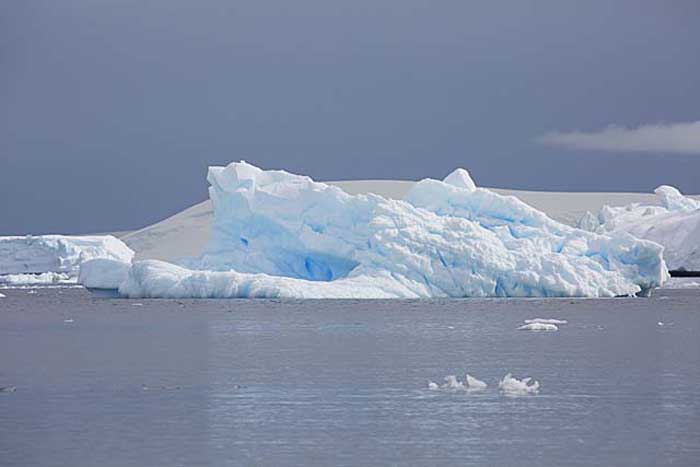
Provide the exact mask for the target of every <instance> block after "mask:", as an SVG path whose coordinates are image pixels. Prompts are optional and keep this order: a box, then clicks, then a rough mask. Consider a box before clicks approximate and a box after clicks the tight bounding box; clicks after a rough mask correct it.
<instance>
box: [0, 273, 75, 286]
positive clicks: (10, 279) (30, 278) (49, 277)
mask: <svg viewBox="0 0 700 467" xmlns="http://www.w3.org/2000/svg"><path fill="white" fill-rule="evenodd" d="M71 284H75V276H72V275H70V274H68V273H63V272H45V273H42V274H5V275H0V287H25V286H37V285H71Z"/></svg>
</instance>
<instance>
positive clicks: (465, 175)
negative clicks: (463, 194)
mask: <svg viewBox="0 0 700 467" xmlns="http://www.w3.org/2000/svg"><path fill="white" fill-rule="evenodd" d="M443 182H445V183H447V184H448V185H452V186H456V187H457V188H464V189H465V190H469V191H474V190H476V184H475V183H474V180H472V178H471V176H469V172H467V171H466V170H465V169H455V170H453V171H452V173H450V174H449V175H448V176H447V177H445V179H444V180H443Z"/></svg>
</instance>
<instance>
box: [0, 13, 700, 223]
mask: <svg viewBox="0 0 700 467" xmlns="http://www.w3.org/2000/svg"><path fill="white" fill-rule="evenodd" d="M699 5H700V4H698V2H696V1H694V0H693V1H685V2H684V1H673V2H658V1H639V0H618V1H615V2H609V1H591V2H580V1H566V0H549V1H533V2H524V1H519V0H512V1H485V0H484V1H469V2H462V1H438V2H436V1H419V0H405V1H401V2H399V1H382V0H356V1H353V2H334V1H328V0H299V1H296V2H289V1H286V0H270V1H265V2H261V1H257V0H239V1H235V2H232V1H223V0H221V1H218V0H202V1H198V2H192V1H189V0H187V1H185V0H152V1H146V0H119V1H117V0H101V1H99V2H96V1H91V0H64V1H61V2H55V1H49V0H45V1H39V0H30V1H26V0H9V1H6V2H3V4H2V6H0V9H1V14H0V69H1V70H2V73H0V102H1V103H2V105H0V203H1V204H0V234H8V233H25V232H34V233H41V232H48V231H56V232H87V231H100V230H118V229H132V228H136V227H139V226H141V225H144V224H147V223H150V222H154V221H157V220H159V219H161V218H163V217H164V216H166V215H168V214H172V213H174V212H176V211H178V210H180V209H182V208H184V207H186V206H188V205H190V204H192V203H194V202H196V201H198V200H201V199H203V198H204V197H206V182H205V180H204V177H205V173H206V167H207V166H208V165H212V164H224V163H226V162H228V161H231V160H240V159H246V160H248V161H250V162H252V163H255V164H258V165H261V166H264V167H274V168H285V169H287V170H290V171H295V172H302V173H306V174H309V175H311V176H313V177H315V178H318V179H352V178H401V179H416V178H420V177H424V176H432V177H441V176H444V175H445V174H447V173H448V172H449V171H450V170H451V169H453V168H454V167H456V166H463V167H466V168H468V169H469V171H470V172H471V173H472V174H473V175H474V177H475V179H476V180H477V182H478V183H480V184H482V185H491V186H509V187H515V188H530V189H535V188H536V189H552V190H556V189H570V190H617V191H650V190H651V189H653V188H654V187H655V186H657V185H659V184H660V183H667V184H673V185H677V186H678V187H679V188H681V190H683V191H684V192H689V193H700V177H697V174H698V173H700V160H699V159H698V158H695V157H689V156H687V155H679V156H673V155H668V154H667V153H666V152H664V151H659V152H658V154H657V153H656V152H654V151H652V152H646V151H641V150H640V151H636V152H635V151H632V152H627V153H621V154H618V155H616V157H614V158H612V157H610V155H609V154H607V153H605V152H604V151H603V152H601V151H599V148H589V147H579V150H577V151H569V150H568V149H564V148H561V147H549V146H543V145H541V144H538V143H537V142H536V141H535V139H536V138H537V137H538V136H539V135H543V134H546V133H548V132H550V131H552V130H557V129H558V130H561V129H570V128H578V129H582V131H586V132H590V131H595V130H596V129H599V128H605V127H606V126H607V125H609V124H610V123H611V122H616V123H617V124H619V125H621V126H624V127H628V128H637V127H638V126H640V125H644V124H648V123H651V122H692V121H697V120H698V118H699V117H698V106H697V96H698V88H697V86H698V85H697V83H698V82H700V79H699V78H700V56H699V55H698V54H697V45H696V44H698V43H700V28H697V27H696V25H697V21H698V19H699V18H700V7H699ZM562 151H566V152H567V157H562Z"/></svg>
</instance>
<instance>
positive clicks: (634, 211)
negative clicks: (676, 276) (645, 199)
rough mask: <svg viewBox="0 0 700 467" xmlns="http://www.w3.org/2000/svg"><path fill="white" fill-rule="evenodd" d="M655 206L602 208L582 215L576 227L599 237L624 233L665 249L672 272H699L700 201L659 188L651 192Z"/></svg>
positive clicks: (677, 192)
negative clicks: (655, 198)
mask: <svg viewBox="0 0 700 467" xmlns="http://www.w3.org/2000/svg"><path fill="white" fill-rule="evenodd" d="M654 193H655V194H656V197H657V202H658V205H650V204H641V203H632V204H628V205H626V206H621V207H611V206H604V207H603V208H602V209H601V210H600V212H599V213H598V215H594V214H591V213H590V212H589V213H587V214H585V215H584V216H583V217H582V218H581V220H580V221H579V227H580V228H583V229H586V230H589V231H593V232H597V233H602V234H610V233H619V232H627V233H629V234H632V235H634V236H635V237H637V238H643V239H647V240H652V241H654V242H656V243H659V244H660V245H662V246H663V247H664V253H663V255H664V259H665V261H666V264H667V265H668V268H669V269H671V270H687V271H700V201H697V200H694V199H692V198H689V197H686V196H683V195H682V194H681V192H680V191H678V190H677V189H676V188H674V187H671V186H667V185H662V186H660V187H658V188H657V189H656V190H654Z"/></svg>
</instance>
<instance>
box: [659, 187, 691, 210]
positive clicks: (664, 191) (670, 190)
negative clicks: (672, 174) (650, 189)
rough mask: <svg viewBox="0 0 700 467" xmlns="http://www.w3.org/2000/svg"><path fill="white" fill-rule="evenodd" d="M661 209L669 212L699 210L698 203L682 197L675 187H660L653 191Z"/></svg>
mask: <svg viewBox="0 0 700 467" xmlns="http://www.w3.org/2000/svg"><path fill="white" fill-rule="evenodd" d="M654 193H655V194H656V196H657V197H658V198H659V201H661V204H662V205H663V207H665V208H666V209H668V210H670V211H694V210H696V209H700V202H698V201H695V200H694V199H692V198H688V197H687V196H683V194H682V193H681V192H680V191H679V190H678V188H676V187H672V186H669V185H661V186H659V187H657V188H656V190H654Z"/></svg>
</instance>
